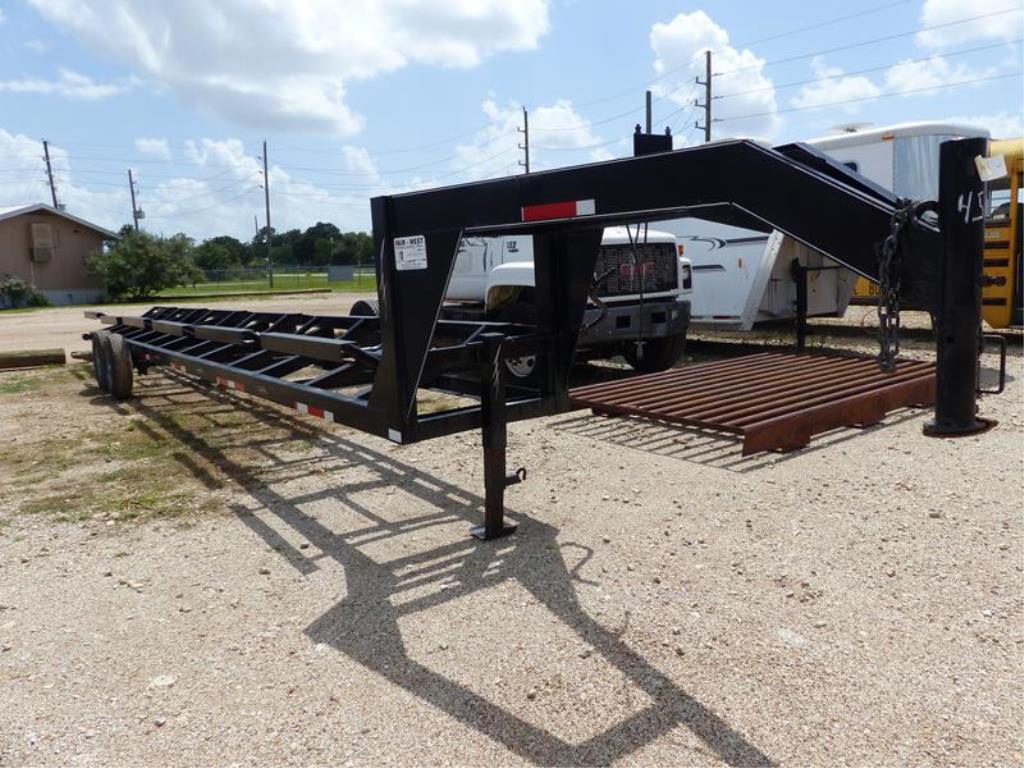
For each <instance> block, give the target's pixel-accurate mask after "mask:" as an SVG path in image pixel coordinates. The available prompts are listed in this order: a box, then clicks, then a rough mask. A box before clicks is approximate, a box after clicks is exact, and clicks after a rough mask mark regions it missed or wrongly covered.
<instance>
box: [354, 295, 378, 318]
mask: <svg viewBox="0 0 1024 768" xmlns="http://www.w3.org/2000/svg"><path fill="white" fill-rule="evenodd" d="M348 313H349V315H351V316H353V317H379V316H380V304H379V303H378V302H377V300H376V299H359V301H357V302H356V303H355V304H353V305H352V309H350V310H349V311H348Z"/></svg>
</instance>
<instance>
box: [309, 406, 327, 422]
mask: <svg viewBox="0 0 1024 768" xmlns="http://www.w3.org/2000/svg"><path fill="white" fill-rule="evenodd" d="M307 409H308V410H307V411H306V412H307V413H308V414H309V415H310V416H316V417H317V418H318V419H322V418H323V417H324V409H323V408H317V407H316V406H315V405H310V406H307Z"/></svg>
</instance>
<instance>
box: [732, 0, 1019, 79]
mask: <svg viewBox="0 0 1024 768" xmlns="http://www.w3.org/2000/svg"><path fill="white" fill-rule="evenodd" d="M1020 10H1024V6H1021V5H1018V6H1017V7H1015V8H1008V9H1006V10H1002V11H994V12H992V13H983V14H981V15H980V16H971V17H969V18H966V19H959V20H957V21H949V22H946V23H945V24H935V25H933V26H931V27H921V28H920V29H913V30H910V31H907V32H897V33H896V34H893V35H885V36H883V37H874V38H871V39H870V40H862V41H861V42H859V43H849V44H847V45H837V46H835V47H833V48H825V49H823V50H820V51H812V52H811V53H801V54H799V55H797V56H787V57H786V58H783V59H770V60H768V61H762V62H759V63H757V64H751V65H750V66H747V67H738V68H737V69H730V70H728V71H726V72H715V77H725V76H727V75H735V74H737V73H738V72H746V71H748V70H751V69H761V68H762V67H770V66H773V65H775V64H788V63H789V62H792V61H801V60H802V59H810V58H813V57H815V56H824V55H825V54H827V53H836V52H838V51H849V50H851V49H853V48H862V47H863V46H865V45H874V44H876V43H884V42H886V41H889V40H898V39H900V38H903V37H910V36H911V35H916V34H919V33H920V32H930V31H932V30H935V29H945V28H946V27H953V26H956V25H957V24H966V23H967V22H968V21H977V20H979V19H989V18H992V17H993V16H1004V15H1006V14H1007V13H1016V12H1017V11H1020Z"/></svg>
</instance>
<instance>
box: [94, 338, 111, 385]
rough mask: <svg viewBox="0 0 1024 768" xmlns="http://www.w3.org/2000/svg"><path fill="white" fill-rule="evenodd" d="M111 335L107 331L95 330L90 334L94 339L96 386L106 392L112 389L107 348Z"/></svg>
mask: <svg viewBox="0 0 1024 768" xmlns="http://www.w3.org/2000/svg"><path fill="white" fill-rule="evenodd" d="M109 336H110V334H109V333H108V332H107V331H93V332H92V333H91V334H89V338H90V340H91V341H92V375H93V378H95V379H96V386H97V387H99V388H100V389H101V390H103V391H104V392H109V391H110V371H109V369H108V367H107V353H106V349H105V348H106V345H107V343H108V342H107V339H108V337H109Z"/></svg>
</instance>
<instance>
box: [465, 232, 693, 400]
mask: <svg viewBox="0 0 1024 768" xmlns="http://www.w3.org/2000/svg"><path fill="white" fill-rule="evenodd" d="M680 251H681V249H680V248H679V244H678V242H677V240H676V237H675V235H672V234H670V233H668V232H657V231H655V230H653V229H648V228H647V227H646V226H644V225H640V226H639V227H637V226H631V227H630V228H628V229H627V228H626V227H609V228H607V229H605V231H604V236H603V238H602V240H601V247H600V251H599V252H598V255H597V262H596V263H595V265H594V284H593V288H592V291H591V301H590V302H588V305H587V309H586V312H585V315H584V318H583V329H582V330H581V333H580V337H579V346H580V349H581V351H582V353H583V354H584V355H587V356H591V357H612V356H614V355H617V354H621V355H622V356H623V357H624V358H625V359H626V361H627V362H628V363H629V364H630V365H631V366H633V367H634V368H636V369H637V370H640V371H660V370H664V369H665V368H669V367H671V366H672V365H674V364H675V363H676V362H677V361H678V360H679V358H680V357H681V356H682V353H683V346H684V344H685V342H686V331H687V329H688V327H689V324H690V301H689V296H690V294H691V293H692V289H693V286H692V273H691V270H690V264H689V261H688V260H687V259H686V258H684V257H683V256H682V254H681V252H680ZM446 299H447V301H448V302H449V303H448V305H447V307H448V309H449V310H450V311H451V312H453V313H463V314H464V313H465V312H466V311H467V310H469V311H475V312H482V313H483V315H484V316H485V317H487V318H489V319H495V320H506V321H512V322H522V323H531V322H536V318H537V311H536V308H535V306H534V271H533V239H532V237H531V236H529V235H525V236H524V235H509V236H505V237H487V238H484V237H476V238H467V239H465V240H463V242H462V244H461V245H460V247H459V253H458V255H457V257H456V259H455V266H454V269H453V271H452V276H451V281H450V282H449V284H448V293H447V295H446ZM535 364H536V361H535V360H534V359H533V358H519V359H516V360H510V361H509V362H508V369H509V373H510V374H511V375H512V376H513V377H515V378H516V379H519V380H523V379H528V378H530V376H532V374H533V371H534V367H535Z"/></svg>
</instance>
